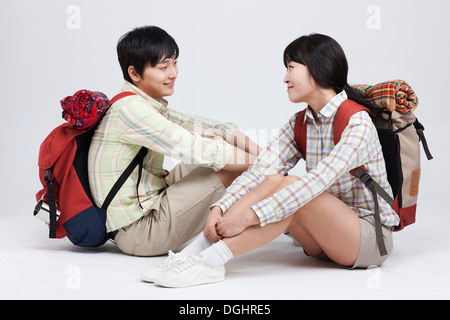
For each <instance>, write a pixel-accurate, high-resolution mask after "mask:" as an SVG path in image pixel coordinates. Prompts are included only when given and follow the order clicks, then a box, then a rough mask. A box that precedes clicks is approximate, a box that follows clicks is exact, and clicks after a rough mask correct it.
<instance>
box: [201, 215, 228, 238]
mask: <svg viewBox="0 0 450 320" xmlns="http://www.w3.org/2000/svg"><path fill="white" fill-rule="evenodd" d="M222 219H223V218H222V210H221V209H220V208H219V207H214V208H212V210H211V212H210V213H209V215H208V219H206V225H205V229H204V230H203V234H204V235H205V237H206V238H208V239H209V240H211V241H213V242H217V241H219V240H221V239H222V236H220V235H219V234H218V233H217V230H216V225H217V223H218V222H219V221H220V220H222Z"/></svg>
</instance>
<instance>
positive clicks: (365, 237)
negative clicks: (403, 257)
mask: <svg viewBox="0 0 450 320" xmlns="http://www.w3.org/2000/svg"><path fill="white" fill-rule="evenodd" d="M359 224H360V226H361V243H360V246H359V253H358V257H357V258H356V261H355V263H354V265H353V266H352V267H350V269H355V268H369V267H372V266H380V265H381V264H382V263H383V262H384V261H385V260H386V259H387V258H388V257H389V255H390V254H391V252H392V250H393V248H394V245H393V239H392V229H393V228H391V227H385V226H383V227H382V230H383V239H384V244H385V245H386V251H387V254H386V255H384V256H381V255H380V251H379V250H378V244H377V237H376V235H375V218H374V216H373V215H370V216H366V217H361V218H359ZM305 254H306V255H308V253H306V252H305ZM318 258H319V259H320V260H326V261H331V259H330V258H328V256H327V255H326V254H325V253H324V252H322V253H321V255H320V256H319V257H318Z"/></svg>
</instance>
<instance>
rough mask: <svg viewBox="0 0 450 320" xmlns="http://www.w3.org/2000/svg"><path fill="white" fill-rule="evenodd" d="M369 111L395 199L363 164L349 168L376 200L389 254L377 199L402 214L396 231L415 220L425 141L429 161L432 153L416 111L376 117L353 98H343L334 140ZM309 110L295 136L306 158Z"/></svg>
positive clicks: (381, 245)
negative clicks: (359, 114)
mask: <svg viewBox="0 0 450 320" xmlns="http://www.w3.org/2000/svg"><path fill="white" fill-rule="evenodd" d="M362 110H364V111H367V112H369V114H370V115H371V117H372V120H373V122H374V124H375V127H376V128H377V132H378V138H379V140H380V144H381V147H382V150H383V157H384V160H385V163H386V170H387V175H388V181H389V184H390V185H391V187H392V191H393V195H394V199H392V198H391V197H390V196H389V194H388V193H387V192H386V191H385V190H384V189H383V188H382V187H381V186H380V185H379V184H378V183H377V182H376V181H374V180H373V179H372V177H371V176H370V175H369V174H368V173H367V172H366V169H365V167H364V166H360V167H358V168H354V169H352V170H350V173H351V174H352V175H353V176H355V177H356V178H358V179H361V181H362V182H364V184H365V185H366V186H367V187H368V188H369V190H370V191H371V193H372V196H373V199H374V203H375V214H374V217H375V230H376V235H377V244H378V248H379V249H380V254H381V255H384V254H386V248H385V245H384V241H383V235H382V229H381V220H380V215H379V207H378V198H377V195H379V196H380V197H381V198H383V199H384V200H385V201H386V202H387V203H388V204H389V205H391V206H392V208H393V209H394V210H395V212H396V213H397V214H398V215H399V217H400V224H399V225H398V226H396V227H395V231H398V230H401V229H403V228H404V227H405V226H407V225H410V224H412V223H414V222H415V217H416V205H417V196H418V192H419V189H418V188H419V179H420V148H419V144H420V141H422V143H423V146H424V149H425V152H426V155H427V158H428V160H431V159H432V158H433V157H432V156H431V154H430V152H429V149H428V145H427V143H426V140H425V136H424V134H423V130H424V127H423V126H422V124H420V122H419V121H418V120H417V118H416V117H415V116H414V114H413V112H412V111H410V112H397V111H396V110H392V111H384V115H385V117H383V118H375V117H374V115H373V114H372V112H370V110H369V109H367V108H365V107H363V106H362V105H360V104H358V103H356V102H354V101H352V100H346V101H344V102H343V103H342V104H341V105H340V107H339V109H338V111H337V113H336V116H335V119H334V124H333V135H334V137H333V139H334V144H335V145H336V144H337V143H338V142H339V140H340V138H341V135H342V132H343V131H344V129H345V127H346V126H347V124H348V121H349V119H350V117H351V116H352V115H354V114H355V113H357V112H359V111H362ZM305 112H306V109H305V110H303V111H301V112H300V113H299V114H298V117H297V121H296V123H295V128H294V135H295V141H296V143H297V146H298V149H299V151H300V152H301V154H302V155H303V156H304V157H306V156H307V155H306V125H304V122H303V121H300V120H303V119H304V116H305Z"/></svg>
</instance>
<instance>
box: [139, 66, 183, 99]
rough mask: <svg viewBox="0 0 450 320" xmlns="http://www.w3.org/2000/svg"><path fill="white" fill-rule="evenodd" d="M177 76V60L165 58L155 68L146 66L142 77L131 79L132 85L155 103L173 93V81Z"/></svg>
mask: <svg viewBox="0 0 450 320" xmlns="http://www.w3.org/2000/svg"><path fill="white" fill-rule="evenodd" d="M177 76H178V66H177V59H175V58H166V59H164V60H162V61H160V62H159V63H158V64H157V65H156V66H155V67H152V66H150V65H148V66H147V67H146V68H145V69H144V72H143V73H142V77H140V76H139V75H137V78H138V79H133V82H134V84H135V85H136V86H137V87H138V88H139V89H141V90H142V91H143V92H145V93H146V94H147V95H149V96H150V97H152V98H153V99H155V100H157V101H160V102H161V101H162V98H163V97H167V96H171V95H172V94H173V93H174V91H175V80H176V79H177Z"/></svg>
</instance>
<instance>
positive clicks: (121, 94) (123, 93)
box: [108, 91, 137, 107]
mask: <svg viewBox="0 0 450 320" xmlns="http://www.w3.org/2000/svg"><path fill="white" fill-rule="evenodd" d="M134 95H137V94H136V93H134V92H131V91H124V92H121V93H118V94H116V95H115V96H114V97H113V98H112V99H111V100H109V103H108V106H109V107H110V106H112V105H113V104H114V103H115V102H117V100H120V99H122V98H125V97H128V96H134Z"/></svg>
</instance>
